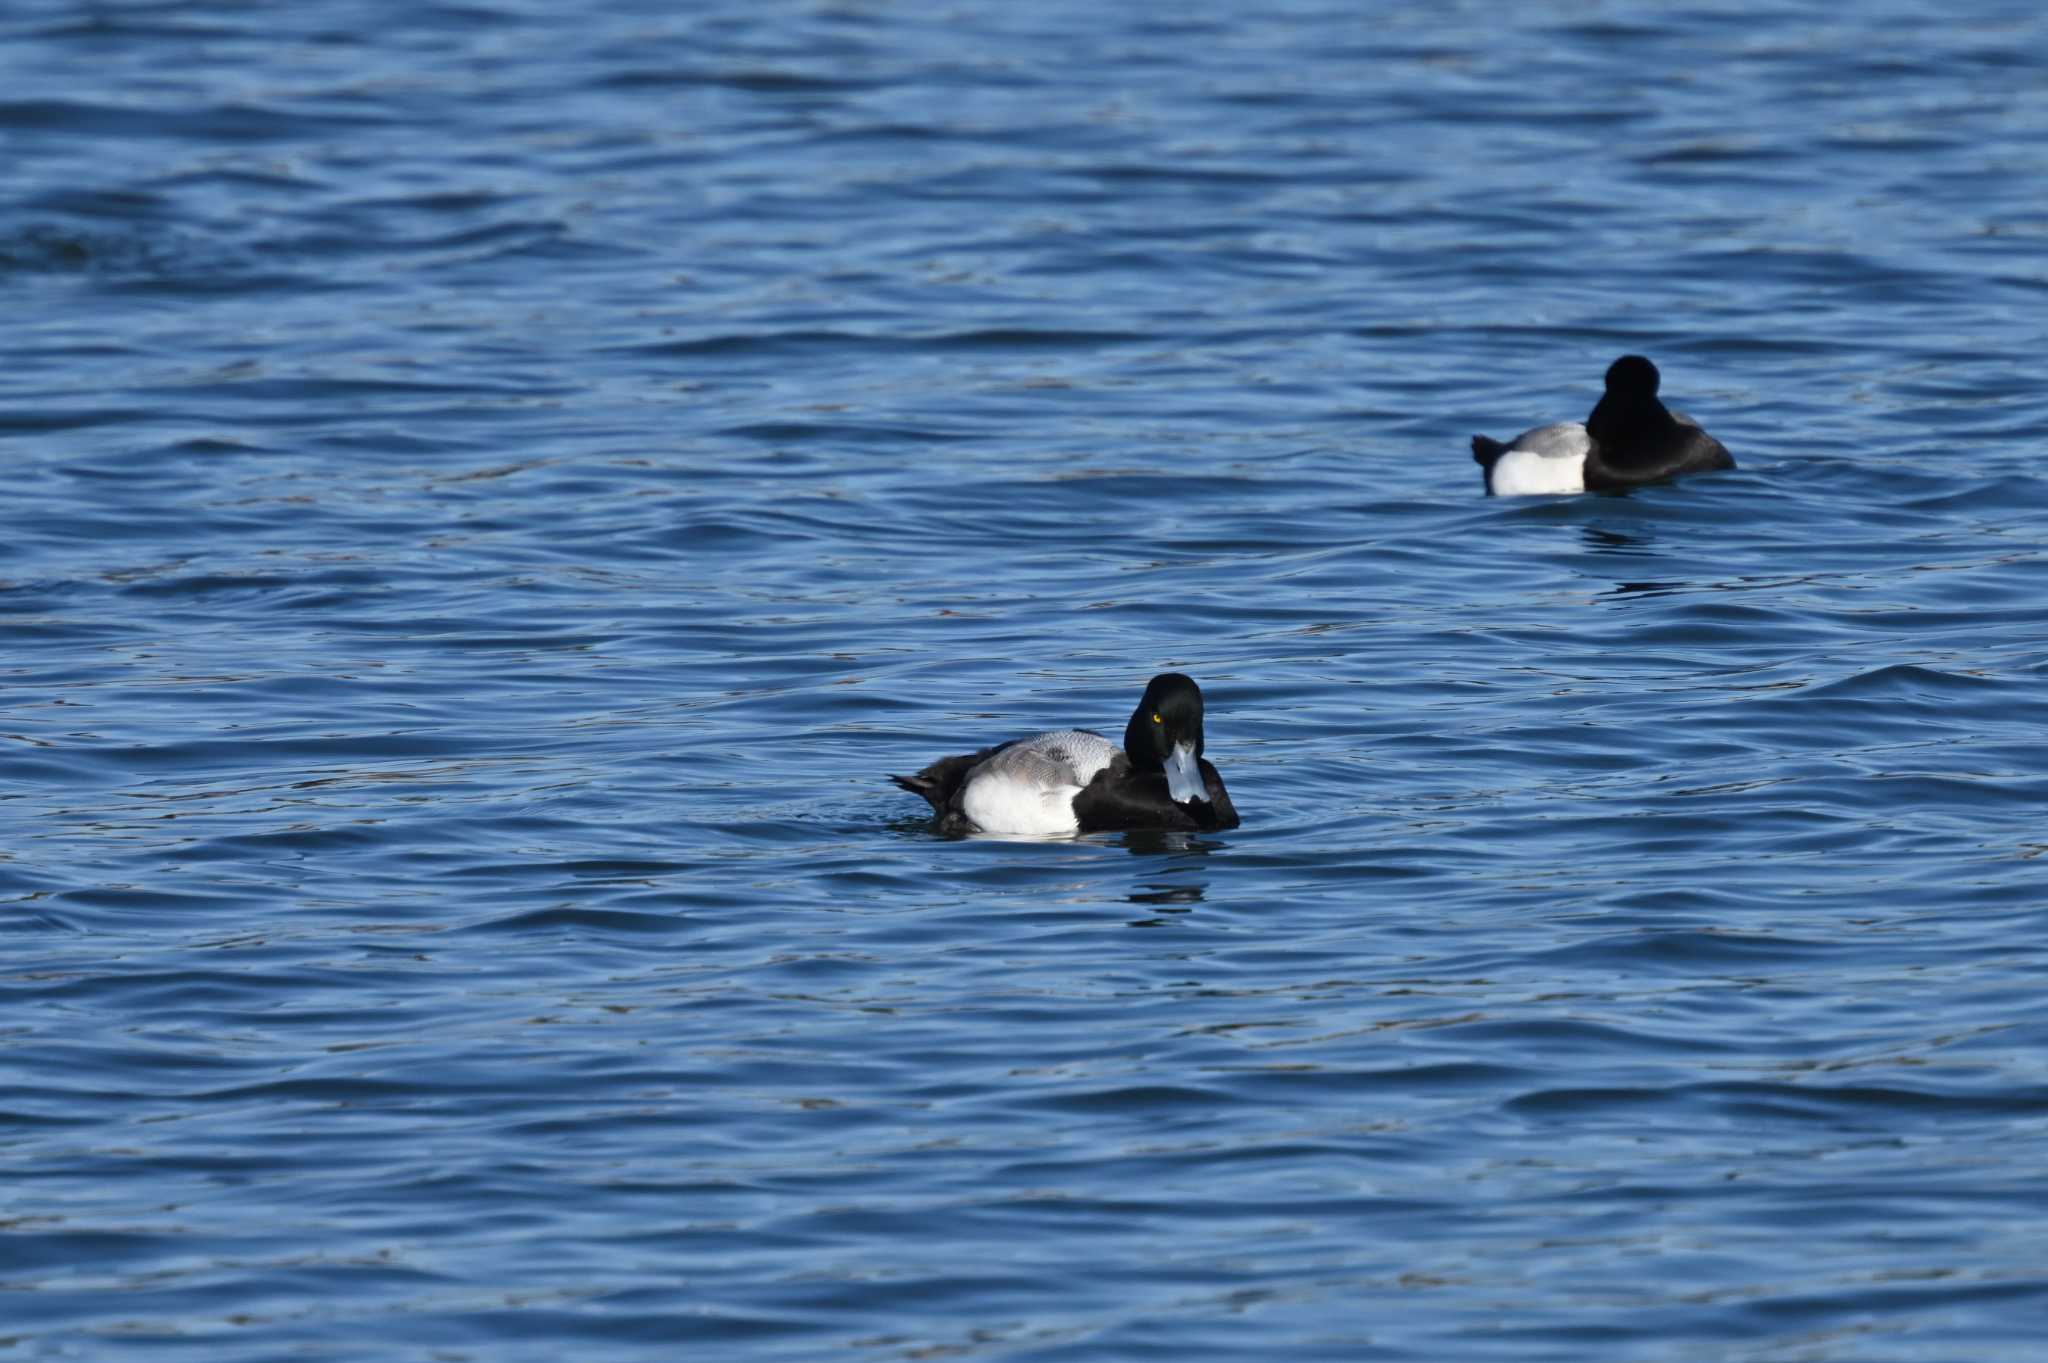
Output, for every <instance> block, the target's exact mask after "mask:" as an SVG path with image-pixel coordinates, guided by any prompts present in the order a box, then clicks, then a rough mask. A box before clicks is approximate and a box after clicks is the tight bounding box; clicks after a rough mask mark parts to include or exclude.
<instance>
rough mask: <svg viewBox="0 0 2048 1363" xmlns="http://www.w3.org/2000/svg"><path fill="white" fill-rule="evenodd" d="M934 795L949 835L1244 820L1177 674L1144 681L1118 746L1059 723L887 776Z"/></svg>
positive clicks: (1195, 690) (1189, 690)
mask: <svg viewBox="0 0 2048 1363" xmlns="http://www.w3.org/2000/svg"><path fill="white" fill-rule="evenodd" d="M889 779H890V780H891V781H894V782H895V783H896V784H897V785H899V786H901V787H903V788H904V789H905V790H907V791H911V792H913V793H915V794H918V795H922V796H923V797H924V798H925V799H926V800H928V801H930V803H931V807H932V812H933V813H934V814H935V815H936V816H937V820H938V830H939V831H940V832H941V833H976V832H980V833H1035V834H1048V835H1060V834H1071V833H1093V832H1097V831H1102V830H1110V829H1128V828H1171V829H1215V828H1235V827H1237V823H1238V819H1237V809H1236V808H1235V806H1233V805H1232V804H1231V803H1230V793H1229V792H1228V791H1226V790H1225V789H1224V788H1223V778H1222V776H1220V775H1218V774H1217V771H1216V768H1215V767H1214V766H1213V765H1211V764H1210V763H1209V762H1208V761H1207V760H1205V759H1204V758H1203V756H1202V690H1201V688H1200V687H1198V686H1196V685H1195V683H1194V682H1193V681H1192V680H1191V679H1189V678H1187V677H1184V676H1182V675H1181V674H1180V673H1178V672H1162V673H1160V674H1159V675H1158V676H1156V677H1154V678H1153V679H1152V681H1151V683H1150V684H1149V685H1147V686H1146V688H1145V694H1144V696H1143V697H1142V698H1141V699H1140V700H1139V701H1138V708H1137V709H1135V710H1133V711H1132V712H1131V722H1130V723H1129V724H1128V725H1126V726H1125V727H1124V745H1123V747H1122V748H1118V747H1117V746H1116V745H1115V744H1114V743H1111V742H1110V741H1109V740H1108V739H1106V738H1104V737H1103V736H1102V735H1101V734H1098V733H1094V732H1091V731H1089V730H1087V729H1058V730H1055V731H1053V732H1051V733H1043V734H1036V735H1034V736H1032V737H1030V738H1017V739H1012V740H1011V741H1009V742H1008V743H999V744H997V745H996V746H995V747H993V748H983V749H982V750H981V751H980V752H972V753H963V754H961V755H960V756H958V757H942V758H940V759H939V760H938V761H936V762H934V763H932V764H931V765H930V766H928V767H926V768H925V769H924V770H923V771H921V772H919V773H918V774H917V775H915V776H891V777H890V778H889Z"/></svg>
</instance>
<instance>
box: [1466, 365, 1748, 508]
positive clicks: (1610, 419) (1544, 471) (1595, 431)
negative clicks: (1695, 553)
mask: <svg viewBox="0 0 2048 1363" xmlns="http://www.w3.org/2000/svg"><path fill="white" fill-rule="evenodd" d="M1662 380H1663V376H1662V375H1660V374H1659V373H1658V372H1657V366H1656V365H1654V364H1652V363H1650V361H1649V360H1648V359H1646V358H1645V357H1643V356H1641V355H1624V356H1622V357H1621V358H1620V359H1618V360H1616V361H1615V362H1614V363H1613V364H1611V365H1609V366H1607V391H1606V392H1604V393H1602V394H1601V395H1600V400H1599V401H1598V402H1596V403H1594V404H1593V411H1592V414H1591V415H1589V416H1588V417H1587V418H1586V420H1585V422H1584V423H1583V424H1582V423H1580V422H1576V421H1561V422H1558V423H1556V424H1555V425H1551V426H1538V427H1536V428H1535V429H1534V430H1528V431H1524V432H1522V433H1521V434H1520V435H1518V436H1516V437H1515V438H1514V439H1513V440H1511V441H1509V442H1508V443H1507V444H1502V443H1501V442H1500V441H1498V440H1493V439H1490V438H1489V437H1487V436H1483V435H1475V436H1473V437H1472V457H1473V459H1475V460H1477V461H1478V463H1479V467H1480V468H1481V469H1483V470H1485V473H1486V492H1487V495H1488V496H1491V497H1517V496H1527V495H1530V494H1534V493H1545V492H1620V491H1623V490H1625V489H1628V488H1632V487H1641V486H1642V485H1644V484H1645V483H1661V482H1664V481H1665V480H1666V479H1670V478H1679V477H1683V476H1685V475H1687V474H1692V473H1712V472H1715V471H1717V470H1720V469H1732V468H1734V467H1735V459H1734V456H1732V455H1730V454H1729V453H1728V447H1727V446H1726V445H1723V444H1722V443H1721V442H1720V441H1718V440H1716V439H1714V437H1712V436H1711V435H1708V434H1707V433H1706V432H1705V431H1704V430H1702V429H1701V428H1700V424H1699V423H1698V422H1697V421H1694V420H1693V419H1692V418H1691V417H1689V416H1687V415H1685V414H1684V413H1683V412H1674V411H1672V410H1671V409H1670V408H1668V407H1666V406H1665V405H1664V404H1663V403H1662V402H1661V401H1660V400H1659V399H1658V397H1657V388H1658V385H1659V384H1660V383H1661V382H1662Z"/></svg>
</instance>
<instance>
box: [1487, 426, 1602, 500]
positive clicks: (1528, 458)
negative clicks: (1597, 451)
mask: <svg viewBox="0 0 2048 1363" xmlns="http://www.w3.org/2000/svg"><path fill="white" fill-rule="evenodd" d="M1592 445H1593V442H1592V439H1591V438H1590V437H1589V436H1588V435H1587V434H1586V428H1585V427H1584V426H1582V425H1580V424H1579V423H1578V422H1576V421H1561V422H1559V423H1557V424H1556V425H1555V426H1538V427H1537V428H1536V429H1535V430H1533V431H1524V432H1522V433H1521V434H1520V435H1518V436H1516V437H1515V439H1514V443H1512V444H1511V445H1509V446H1508V448H1507V453H1505V454H1503V455H1501V457H1500V458H1499V459H1497V460H1495V461H1494V465H1493V468H1492V470H1491V471H1490V472H1489V473H1488V474H1487V483H1486V485H1487V487H1488V488H1490V489H1491V490H1492V492H1493V495H1494V496H1496V497H1528V496H1535V495H1538V494H1541V493H1551V492H1584V491H1585V490H1586V452H1587V451H1588V450H1589V449H1591V448H1592Z"/></svg>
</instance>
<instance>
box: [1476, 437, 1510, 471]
mask: <svg viewBox="0 0 2048 1363" xmlns="http://www.w3.org/2000/svg"><path fill="white" fill-rule="evenodd" d="M1507 452H1508V447H1507V446H1506V445H1503V444H1501V443H1500V442H1499V441H1498V440H1495V439H1493V438H1492V437H1491V436H1484V435H1475V436H1473V437H1472V458H1473V461H1474V462H1475V463H1477V464H1478V465H1479V467H1481V468H1483V469H1485V470H1486V471H1487V472H1488V473H1492V472H1493V466H1494V465H1495V464H1497V463H1499V462H1500V457H1501V456H1502V455H1504V454H1506V453H1507Z"/></svg>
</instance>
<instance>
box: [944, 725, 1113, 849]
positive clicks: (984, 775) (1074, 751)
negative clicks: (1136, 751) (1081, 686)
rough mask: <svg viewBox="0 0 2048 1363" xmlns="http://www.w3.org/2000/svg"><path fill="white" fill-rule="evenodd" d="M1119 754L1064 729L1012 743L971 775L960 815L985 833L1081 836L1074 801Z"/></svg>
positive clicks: (1105, 743) (1083, 733) (1100, 740)
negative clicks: (1077, 833)
mask: <svg viewBox="0 0 2048 1363" xmlns="http://www.w3.org/2000/svg"><path fill="white" fill-rule="evenodd" d="M1116 752H1117V747H1116V744H1114V743H1112V742H1110V741H1109V740H1108V739H1106V738H1104V737H1103V736H1102V735H1101V734H1095V733H1089V732H1088V731H1087V730H1086V729H1058V730H1055V731H1053V732H1052V733H1045V734H1038V735H1035V736H1033V737H1031V738H1026V739H1023V740H1021V741H1019V742H1016V743H1012V744H1011V745H1010V746H1009V747H1007V748H1005V749H1003V750H1002V751H1001V752H999V753H997V754H996V755H995V756H994V757H991V758H990V759H989V760H988V761H986V762H984V763H982V764H981V765H980V766H978V767H976V768H975V769H974V770H973V771H971V772H969V773H967V783H966V785H965V787H964V788H963V789H962V790H961V792H960V812H961V813H963V814H965V815H966V816H967V817H968V818H970V819H972V820H973V821H974V826H975V827H977V828H979V829H981V830H982V831H983V832H984V833H1035V834H1041V835H1052V836H1057V835H1060V834H1066V833H1076V832H1079V831H1080V828H1081V823H1080V820H1078V819H1076V818H1075V817H1074V797H1075V796H1076V795H1079V794H1080V793H1081V788H1082V787H1083V786H1085V785H1087V784H1088V783H1089V782H1090V781H1092V780H1094V779H1095V774H1096V773H1097V772H1099V771H1101V770H1102V769H1103V768H1104V767H1106V766H1108V765H1109V763H1110V759H1111V758H1113V757H1115V756H1116Z"/></svg>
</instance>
